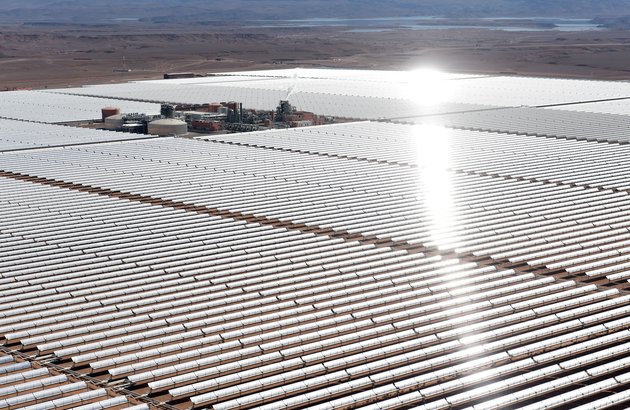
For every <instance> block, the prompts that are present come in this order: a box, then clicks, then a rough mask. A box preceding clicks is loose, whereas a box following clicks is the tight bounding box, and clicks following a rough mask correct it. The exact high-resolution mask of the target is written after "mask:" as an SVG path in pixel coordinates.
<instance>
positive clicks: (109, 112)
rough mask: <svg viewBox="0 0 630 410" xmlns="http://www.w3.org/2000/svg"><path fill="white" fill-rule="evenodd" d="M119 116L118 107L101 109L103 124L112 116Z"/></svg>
mask: <svg viewBox="0 0 630 410" xmlns="http://www.w3.org/2000/svg"><path fill="white" fill-rule="evenodd" d="M118 114H120V108H118V107H104V108H101V117H102V119H103V122H105V118H107V117H111V116H112V115H118Z"/></svg>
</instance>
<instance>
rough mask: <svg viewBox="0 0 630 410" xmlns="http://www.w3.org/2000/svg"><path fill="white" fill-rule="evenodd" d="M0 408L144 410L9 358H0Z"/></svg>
mask: <svg viewBox="0 0 630 410" xmlns="http://www.w3.org/2000/svg"><path fill="white" fill-rule="evenodd" d="M0 407H2V408H6V409H10V410H12V409H17V408H19V409H28V410H42V409H67V408H73V409H77V410H100V409H109V408H114V409H122V408H126V409H133V410H148V408H149V407H148V406H147V405H144V404H143V405H133V404H131V403H129V401H128V399H127V397H124V396H113V397H112V396H110V395H109V393H108V392H107V391H106V390H105V389H103V388H99V389H90V388H89V387H88V385H87V383H85V382H83V381H77V380H74V379H70V378H69V377H68V376H66V375H64V374H58V373H52V372H51V371H50V369H48V368H46V367H34V366H33V365H32V364H31V363H30V362H25V361H20V362H16V361H15V359H14V358H13V357H12V356H8V355H3V356H0Z"/></svg>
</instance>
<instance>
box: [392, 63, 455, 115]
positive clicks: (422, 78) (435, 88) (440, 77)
mask: <svg viewBox="0 0 630 410" xmlns="http://www.w3.org/2000/svg"><path fill="white" fill-rule="evenodd" d="M407 76H408V79H407V83H406V85H405V90H404V92H403V94H404V95H403V97H404V98H406V99H409V100H412V101H413V102H415V103H417V104H419V105H422V106H427V105H436V104H440V103H443V102H445V101H448V100H449V98H450V96H451V93H452V83H453V82H452V81H449V78H450V77H449V76H448V75H447V74H445V73H443V72H441V71H439V70H436V69H433V68H428V67H425V68H418V69H415V70H412V71H409V72H408V73H407Z"/></svg>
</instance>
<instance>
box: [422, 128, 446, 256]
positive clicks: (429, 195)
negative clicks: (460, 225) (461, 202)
mask: <svg viewBox="0 0 630 410" xmlns="http://www.w3.org/2000/svg"><path fill="white" fill-rule="evenodd" d="M413 135H414V137H413V141H414V148H415V153H416V163H417V164H418V172H419V176H420V178H419V179H420V187H419V192H418V198H419V199H420V201H422V202H423V208H424V215H425V218H426V219H427V222H428V225H429V232H430V237H431V241H433V242H436V244H437V246H438V248H440V247H441V246H446V245H448V244H449V243H452V242H453V241H456V240H457V238H456V237H455V236H454V233H453V228H454V227H456V222H455V216H456V208H455V204H454V198H453V189H454V188H453V181H452V174H451V172H449V171H448V169H449V167H450V165H451V131H450V130H449V129H447V128H444V127H439V126H433V125H424V126H417V127H415V130H414V133H413Z"/></svg>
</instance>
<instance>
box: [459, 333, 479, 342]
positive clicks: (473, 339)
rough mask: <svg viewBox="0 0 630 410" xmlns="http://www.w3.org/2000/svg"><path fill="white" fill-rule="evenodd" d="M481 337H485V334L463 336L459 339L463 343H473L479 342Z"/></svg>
mask: <svg viewBox="0 0 630 410" xmlns="http://www.w3.org/2000/svg"><path fill="white" fill-rule="evenodd" d="M481 339H483V336H481V335H478V334H477V335H472V336H466V337H462V338H461V339H459V341H460V343H462V344H465V345H471V344H475V343H478V342H479V341H480V340H481Z"/></svg>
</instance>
